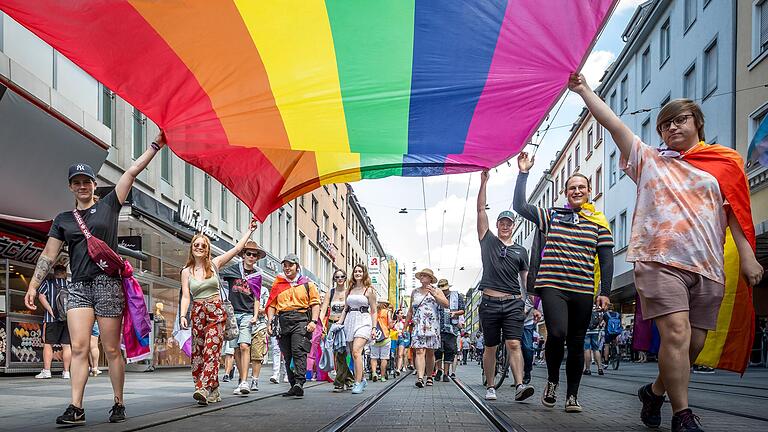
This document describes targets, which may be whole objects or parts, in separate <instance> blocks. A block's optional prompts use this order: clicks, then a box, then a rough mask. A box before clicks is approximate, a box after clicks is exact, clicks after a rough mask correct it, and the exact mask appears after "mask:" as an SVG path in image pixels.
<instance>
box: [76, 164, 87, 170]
mask: <svg viewBox="0 0 768 432" xmlns="http://www.w3.org/2000/svg"><path fill="white" fill-rule="evenodd" d="M76 169H77V170H78V171H85V165H82V164H78V165H77V168H76Z"/></svg>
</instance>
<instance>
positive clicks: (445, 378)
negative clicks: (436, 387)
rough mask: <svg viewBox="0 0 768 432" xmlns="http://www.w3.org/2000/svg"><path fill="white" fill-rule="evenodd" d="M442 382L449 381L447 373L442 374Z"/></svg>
mask: <svg viewBox="0 0 768 432" xmlns="http://www.w3.org/2000/svg"><path fill="white" fill-rule="evenodd" d="M443 382H451V379H450V378H448V375H443Z"/></svg>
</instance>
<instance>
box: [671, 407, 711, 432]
mask: <svg viewBox="0 0 768 432" xmlns="http://www.w3.org/2000/svg"><path fill="white" fill-rule="evenodd" d="M700 426H701V422H700V421H699V416H697V415H695V414H694V413H693V412H692V411H691V409H690V408H686V409H684V410H682V411H678V412H676V413H675V415H673V416H672V432H704V429H702V428H701V427H700Z"/></svg>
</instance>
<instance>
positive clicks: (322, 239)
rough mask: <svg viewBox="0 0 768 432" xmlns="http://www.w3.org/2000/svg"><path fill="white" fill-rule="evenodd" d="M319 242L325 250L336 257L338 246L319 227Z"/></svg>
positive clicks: (332, 256)
mask: <svg viewBox="0 0 768 432" xmlns="http://www.w3.org/2000/svg"><path fill="white" fill-rule="evenodd" d="M317 244H318V245H320V247H321V248H323V250H325V251H326V252H327V253H328V255H330V256H331V258H333V259H336V246H334V245H333V243H331V241H330V239H329V238H328V236H327V235H325V233H324V232H322V231H320V228H318V229H317Z"/></svg>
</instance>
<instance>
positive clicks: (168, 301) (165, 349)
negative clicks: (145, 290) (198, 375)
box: [148, 283, 190, 366]
mask: <svg viewBox="0 0 768 432" xmlns="http://www.w3.org/2000/svg"><path fill="white" fill-rule="evenodd" d="M148 306H149V309H150V312H151V313H152V314H153V321H152V332H153V333H154V334H153V345H152V346H153V356H154V363H155V365H156V366H179V365H188V364H190V361H189V358H188V357H187V356H186V354H184V353H183V352H182V351H181V348H180V347H179V343H178V342H177V341H176V340H175V339H174V338H173V329H174V325H175V323H176V317H177V313H178V310H179V287H178V286H168V285H163V284H160V283H154V284H153V285H152V304H151V305H148Z"/></svg>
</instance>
